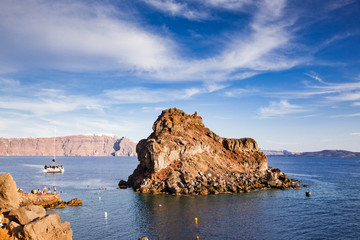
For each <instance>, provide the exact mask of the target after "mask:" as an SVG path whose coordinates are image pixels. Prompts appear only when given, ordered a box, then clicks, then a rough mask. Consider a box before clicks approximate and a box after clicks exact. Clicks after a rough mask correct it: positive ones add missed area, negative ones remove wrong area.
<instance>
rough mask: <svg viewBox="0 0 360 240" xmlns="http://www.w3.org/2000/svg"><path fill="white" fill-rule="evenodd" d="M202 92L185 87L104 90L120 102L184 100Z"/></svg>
mask: <svg viewBox="0 0 360 240" xmlns="http://www.w3.org/2000/svg"><path fill="white" fill-rule="evenodd" d="M200 93H203V90H202V89H199V88H186V89H178V90H176V89H175V90H174V89H164V88H162V89H149V88H144V87H135V88H126V89H116V90H106V91H105V93H104V95H105V96H106V97H107V98H109V99H113V100H116V101H118V103H121V104H132V103H160V102H168V101H175V100H186V99H189V98H191V97H193V96H195V95H197V94H200Z"/></svg>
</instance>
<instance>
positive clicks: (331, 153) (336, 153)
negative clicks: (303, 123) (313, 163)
mask: <svg viewBox="0 0 360 240" xmlns="http://www.w3.org/2000/svg"><path fill="white" fill-rule="evenodd" d="M261 151H262V152H263V153H264V154H265V155H266V156H277V157H360V152H351V151H346V150H322V151H318V152H289V151H286V150H265V149H261Z"/></svg>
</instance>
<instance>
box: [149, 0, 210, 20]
mask: <svg viewBox="0 0 360 240" xmlns="http://www.w3.org/2000/svg"><path fill="white" fill-rule="evenodd" d="M143 1H144V2H145V3H147V4H149V5H151V6H152V7H154V8H156V9H158V10H160V11H162V12H164V13H168V14H170V15H172V16H179V17H184V18H187V19H190V20H201V19H207V18H208V17H209V16H208V14H207V13H206V12H202V11H198V10H195V9H191V8H189V7H188V5H187V4H186V3H179V2H177V1H175V0H143Z"/></svg>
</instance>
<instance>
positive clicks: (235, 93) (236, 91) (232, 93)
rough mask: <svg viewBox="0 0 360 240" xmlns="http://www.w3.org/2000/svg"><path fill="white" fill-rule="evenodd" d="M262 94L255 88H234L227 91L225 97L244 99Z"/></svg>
mask: <svg viewBox="0 0 360 240" xmlns="http://www.w3.org/2000/svg"><path fill="white" fill-rule="evenodd" d="M257 93H260V91H259V90H258V89H255V88H233V89H231V90H228V91H225V96H227V97H242V96H247V95H253V94H257Z"/></svg>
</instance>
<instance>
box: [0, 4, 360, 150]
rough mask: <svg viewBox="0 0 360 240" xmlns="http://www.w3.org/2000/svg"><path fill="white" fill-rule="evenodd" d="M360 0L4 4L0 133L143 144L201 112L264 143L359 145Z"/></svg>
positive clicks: (222, 130) (211, 122)
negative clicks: (165, 121) (167, 123)
mask: <svg viewBox="0 0 360 240" xmlns="http://www.w3.org/2000/svg"><path fill="white" fill-rule="evenodd" d="M359 26H360V2H359V1H357V0H343V1H337V0H329V1H323V0H313V1H300V0H294V1H290V0H288V1H286V0H254V1H250V0H238V1H236V0H207V1H201V0H187V1H183V0H136V1H133V0H108V1H96V0H90V1H88V0H86V1H85V0H72V1H70V0H69V1H60V0H59V1H57V0H55V1H42V0H2V1H0V53H1V54H0V137H6V138H9V137H51V136H52V134H53V128H54V126H56V127H57V131H58V134H59V135H60V136H66V135H76V134H85V133H102V132H106V133H111V134H115V135H117V136H127V137H128V138H130V139H131V140H133V141H139V140H140V139H142V138H146V137H147V136H148V135H149V134H150V133H151V131H152V129H151V126H152V123H153V122H154V121H155V120H156V118H157V116H158V115H159V114H160V113H161V110H163V109H166V108H170V107H177V108H179V109H182V110H184V111H185V112H186V113H189V114H192V113H194V112H195V111H197V112H198V114H199V115H200V116H202V117H203V119H204V123H205V125H206V126H207V127H209V128H210V129H212V130H213V131H214V132H215V133H217V134H218V135H220V136H222V137H231V138H241V137H252V138H254V139H255V140H256V141H257V142H258V144H259V147H260V148H263V149H287V150H289V151H298V152H301V151H318V150H322V149H345V150H350V151H357V152H359V151H360V145H359V144H358V143H359V141H360V124H359V118H360V67H359V65H360V44H359V43H360V30H359Z"/></svg>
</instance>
